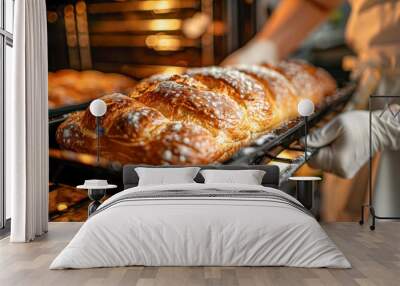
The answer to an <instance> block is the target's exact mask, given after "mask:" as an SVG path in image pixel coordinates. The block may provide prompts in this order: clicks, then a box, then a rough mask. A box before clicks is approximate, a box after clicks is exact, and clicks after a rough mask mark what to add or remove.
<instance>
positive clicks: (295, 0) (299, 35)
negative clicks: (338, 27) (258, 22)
mask: <svg viewBox="0 0 400 286" xmlns="http://www.w3.org/2000/svg"><path fill="white" fill-rule="evenodd" d="M341 2H342V0H331V1H326V0H284V1H282V2H281V3H280V4H279V6H278V7H277V9H276V11H275V13H273V14H272V16H271V19H270V20H269V21H268V22H266V23H265V25H264V27H263V29H262V30H261V31H260V32H259V33H258V34H257V36H256V38H255V40H261V41H263V40H269V41H272V42H274V43H275V45H276V47H277V51H278V57H279V58H280V59H283V58H286V57H287V56H289V54H290V53H292V52H293V51H294V50H296V49H297V47H298V46H299V45H300V44H301V42H302V41H303V40H304V39H305V38H306V37H307V35H308V34H309V33H310V32H311V31H312V30H313V29H314V28H316V27H317V26H318V25H319V24H321V23H322V22H324V21H325V20H326V18H327V17H328V16H329V15H330V13H331V12H332V11H333V10H334V9H336V8H337V7H338V6H339V5H340V3H341Z"/></svg>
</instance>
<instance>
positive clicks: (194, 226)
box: [50, 184, 351, 269]
mask: <svg viewBox="0 0 400 286" xmlns="http://www.w3.org/2000/svg"><path fill="white" fill-rule="evenodd" d="M210 188H213V189H216V190H218V191H224V190H229V191H232V190H236V191H238V190H259V191H260V190H261V191H265V192H268V193H269V194H275V195H279V196H282V197H284V198H286V199H287V200H290V201H292V202H295V203H298V202H297V201H296V200H295V199H293V198H292V197H290V196H289V195H287V194H285V193H283V192H282V191H279V190H276V189H272V188H266V187H262V186H254V185H231V184H207V185H205V184H180V185H165V186H142V187H135V188H132V189H128V190H125V191H123V192H121V193H118V194H116V195H114V196H113V197H111V198H110V199H108V200H107V201H106V202H104V203H103V204H102V205H101V206H100V210H101V209H103V210H102V211H100V212H98V213H97V214H95V215H94V216H92V217H91V218H90V219H88V221H86V222H85V224H83V226H82V227H81V229H80V230H79V232H78V233H77V234H76V236H75V237H74V238H73V239H72V241H71V242H70V243H69V244H68V246H67V247H65V249H64V250H63V251H62V252H61V253H60V254H59V255H58V256H57V258H56V259H55V260H54V261H53V263H52V264H51V266H50V269H63V268H91V267H114V266H128V265H145V266H195V265H197V266H200V265H201V266H206V265H208V266H211V265H214V266H242V265H243V266H245V265H246V266H293V267H332V268H349V267H351V266H350V263H349V262H348V261H347V259H346V258H345V257H344V255H343V254H342V252H341V251H340V250H338V248H337V247H336V245H335V244H334V243H333V242H332V241H331V240H330V238H329V237H328V236H327V234H326V233H325V232H324V230H323V229H322V228H321V227H320V225H319V224H318V222H317V221H316V220H315V219H314V218H313V217H312V216H310V215H308V214H306V213H304V212H302V211H301V210H299V209H298V208H295V207H293V206H291V205H289V204H284V203H281V202H277V201H274V200H263V199H258V198H244V197H240V198H235V197H234V196H233V197H226V198H225V197H224V198H214V197H206V198H205V197H201V198H198V197H182V198H179V197H178V198H177V197H172V198H149V199H140V200H121V201H119V200H120V199H121V198H122V197H129V195H130V194H137V193H136V192H144V191H160V192H162V191H164V190H191V191H196V190H198V191H203V192H204V191H206V190H205V189H210ZM116 202H118V203H116ZM298 204H299V203H298Z"/></svg>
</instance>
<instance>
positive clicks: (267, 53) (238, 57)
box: [221, 39, 278, 66]
mask: <svg viewBox="0 0 400 286" xmlns="http://www.w3.org/2000/svg"><path fill="white" fill-rule="evenodd" d="M277 62H278V52H277V49H276V45H275V43H274V42H271V41H268V40H257V39H254V40H251V41H250V42H248V43H247V44H246V45H245V46H243V47H242V48H240V49H238V50H237V51H235V52H234V53H233V54H231V55H230V56H228V57H227V58H226V59H225V60H224V61H223V62H222V63H221V65H223V66H227V65H239V64H248V65H251V64H261V63H270V64H276V63H277Z"/></svg>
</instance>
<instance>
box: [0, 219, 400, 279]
mask: <svg viewBox="0 0 400 286" xmlns="http://www.w3.org/2000/svg"><path fill="white" fill-rule="evenodd" d="M80 226H81V223H50V231H49V233H48V234H47V235H46V236H44V237H42V238H40V239H38V240H36V241H34V242H33V243H28V244H10V243H9V241H8V238H5V239H3V240H1V241H0V285H1V286H8V285H10V286H17V285H29V286H34V285H40V286H42V285H43V286H44V285H52V286H59V285H79V286H80V285H140V286H147V285H149V286H150V285H151V286H152V285H167V286H178V285H227V286H234V285H245V286H250V285H251V286H252V285H255V286H261V285H346V286H347V285H349V286H351V285H384V286H390V285H400V222H379V224H378V225H377V230H376V231H375V232H371V231H370V230H369V229H368V227H367V226H364V227H361V226H359V225H358V224H356V223H334V224H325V225H323V227H324V229H325V230H326V231H327V232H328V234H329V235H330V237H331V238H332V240H334V241H335V242H336V244H337V245H338V247H339V248H340V249H341V250H342V251H343V252H344V254H345V255H346V256H347V258H348V259H349V260H350V262H351V263H352V265H353V268H352V269H349V270H340V269H303V268H288V267H125V268H102V269H86V270H52V271H50V270H48V267H49V264H50V262H51V261H52V260H53V259H54V257H55V256H56V255H57V254H58V253H59V252H60V251H61V249H62V248H63V247H64V246H65V245H66V244H67V242H68V241H69V240H70V239H71V238H72V236H73V235H74V234H75V233H76V231H77V230H78V229H79V227H80Z"/></svg>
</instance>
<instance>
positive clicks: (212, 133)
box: [47, 0, 353, 221]
mask: <svg viewBox="0 0 400 286" xmlns="http://www.w3.org/2000/svg"><path fill="white" fill-rule="evenodd" d="M145 2H146V1H131V2H129V3H128V2H126V3H125V2H113V1H109V2H107V1H73V3H70V1H68V3H67V1H66V2H65V4H63V3H62V1H61V2H60V1H51V0H48V1H47V9H48V32H49V35H48V38H49V40H48V43H49V77H48V83H49V90H48V92H49V94H48V96H49V116H50V120H49V121H50V150H49V154H50V166H51V168H50V186H51V187H50V189H51V192H50V217H51V219H52V220H55V221H69V220H78V221H79V220H85V219H86V216H87V214H86V211H87V205H88V204H89V200H88V198H87V193H86V192H85V191H83V190H78V189H76V188H75V186H77V185H80V184H82V183H83V181H84V180H85V179H91V178H100V179H107V180H108V181H109V183H113V184H116V185H118V188H117V189H115V190H110V191H109V192H108V195H112V194H113V193H115V192H118V191H120V190H121V188H122V179H121V168H122V166H123V165H124V164H127V163H132V164H149V165H207V164H232V165H238V164H275V165H278V166H279V167H280V168H281V173H282V175H281V179H282V181H287V179H288V177H289V176H290V175H292V174H293V173H294V172H295V171H296V170H298V169H299V168H300V167H301V166H302V165H303V164H304V160H305V157H307V155H311V154H312V152H314V151H315V150H314V151H313V150H311V149H309V150H308V151H307V152H308V153H304V147H302V146H300V144H299V142H298V139H299V138H300V137H302V136H304V134H305V127H308V128H313V126H315V125H316V124H317V123H318V124H323V122H325V121H326V118H327V115H328V113H332V112H338V111H339V110H340V109H341V108H342V107H343V105H344V104H345V103H346V102H347V100H348V98H349V96H350V94H351V91H352V89H353V87H352V86H349V85H343V83H342V82H339V83H338V82H336V80H335V79H334V78H340V76H336V75H334V76H332V75H331V74H330V73H329V72H332V70H329V67H328V70H329V72H327V71H326V70H325V69H323V68H319V67H317V66H315V65H313V64H311V63H307V62H304V61H298V60H293V61H284V62H281V63H279V64H277V65H270V64H264V65H259V66H235V67H219V66H215V65H216V64H217V63H219V62H220V61H221V60H222V59H223V58H225V56H226V55H228V54H229V53H230V52H231V51H233V50H235V49H236V48H237V47H239V46H240V45H242V44H243V43H244V42H246V41H247V40H248V39H249V38H251V36H252V35H253V34H254V33H255V32H256V26H255V25H254V23H252V22H251V21H250V20H249V19H251V17H250V16H249V15H251V14H252V13H254V11H255V9H256V6H255V5H251V4H243V3H241V4H238V5H244V6H243V7H238V9H241V11H242V12H243V13H244V14H246V13H247V14H248V17H244V16H246V15H244V16H243V15H242V16H243V17H241V20H240V21H239V22H241V23H239V24H241V25H242V26H243V29H239V30H238V29H234V27H230V26H229V24H228V23H230V22H231V21H230V19H231V17H233V16H232V15H231V14H230V12H229V11H230V10H228V6H229V5H228V1H220V3H218V5H217V4H216V2H218V1H158V2H160V3H161V2H162V3H163V4H162V5H161V4H160V3H157V1H149V3H147V4H146V3H145ZM239 2H240V1H239ZM243 2H244V1H243ZM158 5H161V6H158ZM228 12H229V13H228ZM211 23H213V25H212V29H211V28H210V27H211V26H210V25H211ZM232 35H234V37H233V36H232ZM333 73H335V71H334V70H333ZM338 86H339V87H340V89H339V90H338V89H337V88H338ZM95 99H100V100H101V101H96V103H94V104H93V105H92V106H90V104H91V103H92V102H93V100H95ZM302 100H303V103H304V102H307V101H308V104H309V105H310V106H311V107H310V108H311V109H312V111H311V112H310V113H309V114H306V115H310V118H307V120H304V117H302V114H300V113H299V110H298V104H299V103H300V102H301V101H302ZM96 104H97V105H96ZM103 105H104V106H103ZM314 106H315V112H314ZM91 107H92V108H91ZM333 107H335V108H333ZM96 108H97V109H96ZM99 109H100V111H101V110H103V109H104V110H103V111H102V112H100V113H96V110H97V111H98V110H99ZM303 115H304V114H303ZM305 155H306V156H305ZM308 172H310V171H308Z"/></svg>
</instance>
